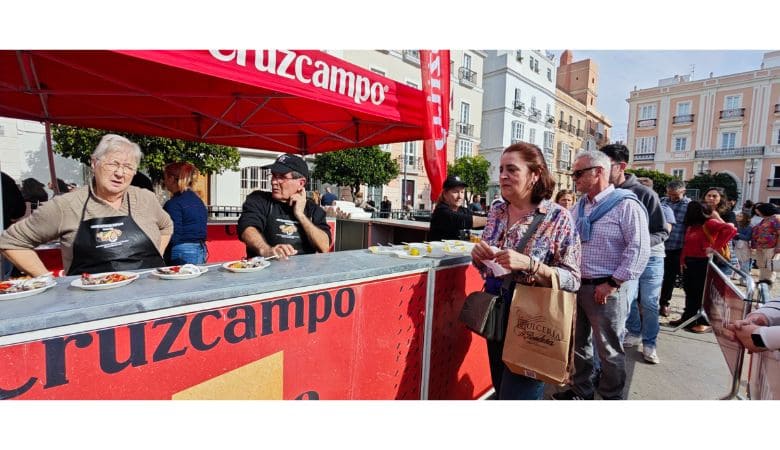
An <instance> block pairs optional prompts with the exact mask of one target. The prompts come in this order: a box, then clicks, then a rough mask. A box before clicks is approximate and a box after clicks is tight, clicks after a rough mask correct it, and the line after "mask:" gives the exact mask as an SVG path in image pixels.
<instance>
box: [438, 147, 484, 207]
mask: <svg viewBox="0 0 780 450" xmlns="http://www.w3.org/2000/svg"><path fill="white" fill-rule="evenodd" d="M489 170H490V162H489V161H488V160H487V159H485V157H484V156H482V155H477V156H464V157H463V158H458V159H456V160H455V162H454V164H447V175H457V176H459V177H460V179H461V180H463V182H464V183H466V184H467V185H468V191H469V193H470V194H471V195H470V196H469V197H466V198H469V199H470V198H471V196H473V195H474V194H484V193H485V192H486V191H487V188H488V182H489V181H490V175H489Z"/></svg>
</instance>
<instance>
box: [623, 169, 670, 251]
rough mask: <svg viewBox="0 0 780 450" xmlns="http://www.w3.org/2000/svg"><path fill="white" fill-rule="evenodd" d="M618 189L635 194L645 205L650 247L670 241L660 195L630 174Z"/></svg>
mask: <svg viewBox="0 0 780 450" xmlns="http://www.w3.org/2000/svg"><path fill="white" fill-rule="evenodd" d="M617 187H619V188H621V189H628V190H629V191H631V192H633V193H634V194H636V196H637V197H638V198H639V201H640V202H642V204H643V205H645V209H646V210H647V224H648V227H649V229H650V247H655V246H656V245H658V244H662V243H663V242H664V241H665V240H667V239H669V232H668V231H666V228H664V224H665V223H666V220H665V219H664V212H663V210H661V200H660V199H659V198H658V194H656V193H655V191H654V190H652V189H650V188H649V187H647V186H645V185H644V184H640V183H639V181H637V179H636V177H635V176H634V175H632V174H630V173H627V174H626V181H624V182H623V184H621V185H620V186H617Z"/></svg>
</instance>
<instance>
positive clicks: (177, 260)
mask: <svg viewBox="0 0 780 450" xmlns="http://www.w3.org/2000/svg"><path fill="white" fill-rule="evenodd" d="M205 262H206V244H204V243H202V242H183V243H181V244H176V245H174V246H173V247H172V248H171V261H170V264H173V265H177V266H178V265H182V264H203V263H205Z"/></svg>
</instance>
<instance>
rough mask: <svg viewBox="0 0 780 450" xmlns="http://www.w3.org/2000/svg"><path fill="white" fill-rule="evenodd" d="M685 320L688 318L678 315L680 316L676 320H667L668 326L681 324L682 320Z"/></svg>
mask: <svg viewBox="0 0 780 450" xmlns="http://www.w3.org/2000/svg"><path fill="white" fill-rule="evenodd" d="M686 320H688V319H683V318H682V317H680V318H679V319H677V320H670V321H669V326H670V327H679V326H680V325H682V323H683V322H685V321H686Z"/></svg>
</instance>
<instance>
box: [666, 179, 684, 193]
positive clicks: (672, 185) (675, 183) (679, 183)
mask: <svg viewBox="0 0 780 450" xmlns="http://www.w3.org/2000/svg"><path fill="white" fill-rule="evenodd" d="M666 189H671V190H673V191H679V190H680V189H685V181H683V180H672V181H670V182H669V183H667V184H666Z"/></svg>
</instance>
